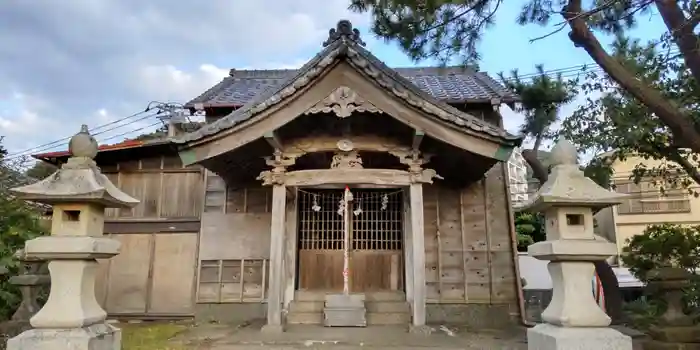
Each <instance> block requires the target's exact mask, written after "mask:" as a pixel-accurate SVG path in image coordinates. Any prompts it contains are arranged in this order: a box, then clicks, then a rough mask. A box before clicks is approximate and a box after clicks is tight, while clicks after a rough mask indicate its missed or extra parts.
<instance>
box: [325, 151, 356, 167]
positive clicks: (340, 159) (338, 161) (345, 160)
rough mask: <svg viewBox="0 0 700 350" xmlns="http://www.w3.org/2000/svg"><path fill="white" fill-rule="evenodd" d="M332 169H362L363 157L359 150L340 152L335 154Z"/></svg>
mask: <svg viewBox="0 0 700 350" xmlns="http://www.w3.org/2000/svg"><path fill="white" fill-rule="evenodd" d="M331 169H362V158H360V155H359V154H358V153H357V151H352V152H338V153H336V154H335V155H334V156H333V161H332V162H331Z"/></svg>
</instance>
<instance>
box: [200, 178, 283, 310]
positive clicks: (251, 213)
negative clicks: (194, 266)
mask: <svg viewBox="0 0 700 350" xmlns="http://www.w3.org/2000/svg"><path fill="white" fill-rule="evenodd" d="M206 177H207V180H206V191H205V197H204V212H203V213H202V230H201V235H200V243H199V271H200V274H199V275H200V277H199V280H198V284H197V285H198V292H197V302H199V303H239V302H260V301H261V300H263V299H264V298H265V293H264V292H263V291H264V290H265V289H266V287H265V286H266V285H267V274H268V270H269V267H268V258H269V257H270V222H271V221H270V220H271V213H270V212H271V209H272V208H271V204H272V191H271V189H270V188H267V187H262V186H261V185H260V184H251V185H247V186H245V185H244V186H237V185H230V186H227V185H226V183H225V182H224V180H223V179H222V178H221V177H219V176H217V175H216V174H214V173H212V172H209V171H207V173H206Z"/></svg>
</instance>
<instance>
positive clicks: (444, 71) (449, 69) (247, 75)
mask: <svg viewBox="0 0 700 350" xmlns="http://www.w3.org/2000/svg"><path fill="white" fill-rule="evenodd" d="M387 67H389V66H388V65H387ZM389 68H390V69H392V70H394V71H396V72H398V73H402V72H410V73H412V74H411V75H413V76H419V75H421V74H425V75H436V74H437V75H448V74H465V73H466V74H469V75H475V74H477V73H484V74H485V72H480V71H479V70H478V66H417V67H389ZM300 69H301V67H299V68H279V69H276V68H266V69H237V68H231V69H229V73H228V76H229V77H232V78H238V79H255V78H263V77H264V78H273V77H271V76H270V75H278V76H280V75H281V76H285V77H286V76H287V75H289V76H291V75H292V73H295V72H297V71H299V70H300ZM416 73H421V74H416Z"/></svg>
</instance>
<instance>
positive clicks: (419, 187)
mask: <svg viewBox="0 0 700 350" xmlns="http://www.w3.org/2000/svg"><path fill="white" fill-rule="evenodd" d="M410 196H411V243H412V244H411V255H412V258H413V303H412V304H413V305H412V306H413V307H412V310H411V311H412V316H413V317H412V318H413V320H412V326H413V327H419V328H420V327H422V326H425V237H424V235H423V184H422V183H412V184H411V185H410Z"/></svg>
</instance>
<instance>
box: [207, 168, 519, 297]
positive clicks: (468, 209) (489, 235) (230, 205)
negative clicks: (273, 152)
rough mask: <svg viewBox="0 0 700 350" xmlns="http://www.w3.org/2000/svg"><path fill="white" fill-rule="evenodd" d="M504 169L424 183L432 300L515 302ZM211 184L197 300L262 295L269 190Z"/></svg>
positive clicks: (216, 180)
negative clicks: (465, 181) (464, 181)
mask: <svg viewBox="0 0 700 350" xmlns="http://www.w3.org/2000/svg"><path fill="white" fill-rule="evenodd" d="M504 176H505V168H504V167H503V166H502V164H498V165H496V166H494V167H493V168H492V169H491V170H490V171H489V172H488V173H487V177H486V178H485V180H482V181H478V182H475V183H473V184H471V185H470V186H468V187H466V188H464V189H462V190H454V189H449V188H444V187H441V186H440V185H439V184H438V183H436V184H435V185H425V187H424V191H425V193H424V199H425V208H424V215H425V249H426V266H425V269H426V285H427V293H426V295H427V298H428V302H429V303H446V304H453V303H510V302H515V301H517V287H516V280H515V278H516V277H515V269H514V261H513V250H512V248H513V246H512V240H511V236H510V226H509V221H510V217H509V215H508V211H507V205H508V201H507V197H506V192H505V191H506V189H505V186H504V183H503V179H504ZM206 187H207V190H206V197H205V211H204V213H203V214H202V233H201V242H200V250H199V259H200V268H199V269H200V279H199V281H198V286H199V288H198V290H199V292H198V297H197V301H198V302H200V303H239V302H260V301H261V300H263V299H264V298H265V294H264V290H265V288H266V286H267V285H268V283H267V281H266V279H267V276H268V274H267V271H268V263H269V260H268V258H269V242H270V241H269V240H270V210H271V208H270V203H271V190H270V189H269V188H265V187H261V186H260V185H257V184H253V185H250V186H242V187H238V188H232V187H229V188H227V187H226V185H225V184H224V182H223V181H222V180H221V179H220V178H219V177H218V176H216V175H214V174H209V175H208V176H207V186H206ZM289 217H290V218H291V217H292V216H291V215H290V216H289ZM241 276H243V277H241Z"/></svg>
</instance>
